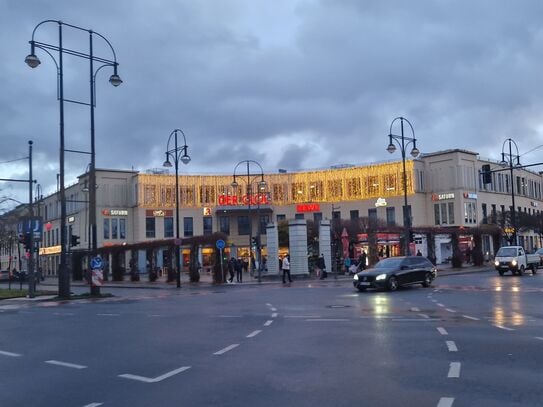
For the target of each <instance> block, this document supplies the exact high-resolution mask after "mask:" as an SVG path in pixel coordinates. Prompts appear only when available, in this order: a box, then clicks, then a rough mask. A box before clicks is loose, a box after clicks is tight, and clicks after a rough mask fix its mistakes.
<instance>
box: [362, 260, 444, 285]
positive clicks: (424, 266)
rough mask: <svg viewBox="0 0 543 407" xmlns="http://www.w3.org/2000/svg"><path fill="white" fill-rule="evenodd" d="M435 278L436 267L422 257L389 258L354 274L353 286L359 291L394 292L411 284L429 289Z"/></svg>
mask: <svg viewBox="0 0 543 407" xmlns="http://www.w3.org/2000/svg"><path fill="white" fill-rule="evenodd" d="M436 277H437V269H436V267H435V266H434V265H433V264H432V262H431V261H430V260H428V259H427V258H426V257H424V256H405V257H389V258H387V259H383V260H381V261H379V262H378V263H377V264H376V265H375V266H374V267H373V268H371V269H368V270H365V271H361V272H359V273H356V274H355V275H354V277H353V285H354V286H355V287H356V288H357V289H358V290H359V291H364V290H366V289H367V288H381V289H386V290H390V291H395V290H397V289H398V288H399V287H401V286H406V285H411V284H422V286H423V287H429V286H430V285H431V284H432V281H434V279H435V278H436Z"/></svg>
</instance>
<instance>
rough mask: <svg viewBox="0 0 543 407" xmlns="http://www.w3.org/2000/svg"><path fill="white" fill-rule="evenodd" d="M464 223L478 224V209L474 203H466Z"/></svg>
mask: <svg viewBox="0 0 543 407" xmlns="http://www.w3.org/2000/svg"><path fill="white" fill-rule="evenodd" d="M464 222H465V223H472V224H473V223H477V208H476V205H475V203H474V202H464Z"/></svg>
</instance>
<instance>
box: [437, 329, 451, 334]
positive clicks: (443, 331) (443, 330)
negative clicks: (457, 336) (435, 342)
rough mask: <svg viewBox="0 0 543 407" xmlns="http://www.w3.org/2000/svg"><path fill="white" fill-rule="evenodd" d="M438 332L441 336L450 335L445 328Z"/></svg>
mask: <svg viewBox="0 0 543 407" xmlns="http://www.w3.org/2000/svg"><path fill="white" fill-rule="evenodd" d="M437 331H438V332H439V333H440V334H441V335H448V334H449V333H448V332H447V330H446V329H445V328H441V327H439V328H437Z"/></svg>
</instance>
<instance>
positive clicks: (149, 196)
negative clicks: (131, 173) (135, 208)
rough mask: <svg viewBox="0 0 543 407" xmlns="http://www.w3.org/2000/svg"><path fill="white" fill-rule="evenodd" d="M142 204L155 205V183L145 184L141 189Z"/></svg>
mask: <svg viewBox="0 0 543 407" xmlns="http://www.w3.org/2000/svg"><path fill="white" fill-rule="evenodd" d="M143 204H144V205H156V204H157V196H156V185H145V187H144V190H143Z"/></svg>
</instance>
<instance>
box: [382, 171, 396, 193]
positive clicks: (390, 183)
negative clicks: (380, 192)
mask: <svg viewBox="0 0 543 407" xmlns="http://www.w3.org/2000/svg"><path fill="white" fill-rule="evenodd" d="M384 183H385V191H386V192H388V193H392V192H393V191H395V190H396V175H395V174H386V175H385V176H384Z"/></svg>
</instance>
